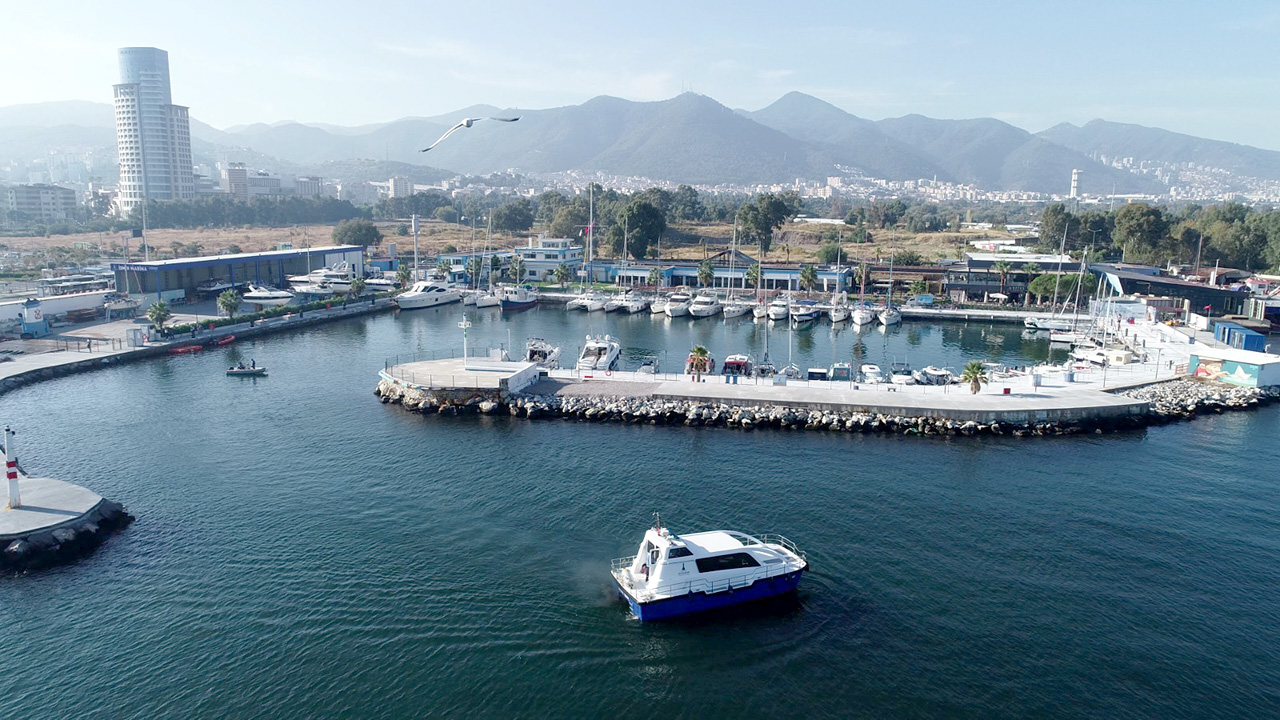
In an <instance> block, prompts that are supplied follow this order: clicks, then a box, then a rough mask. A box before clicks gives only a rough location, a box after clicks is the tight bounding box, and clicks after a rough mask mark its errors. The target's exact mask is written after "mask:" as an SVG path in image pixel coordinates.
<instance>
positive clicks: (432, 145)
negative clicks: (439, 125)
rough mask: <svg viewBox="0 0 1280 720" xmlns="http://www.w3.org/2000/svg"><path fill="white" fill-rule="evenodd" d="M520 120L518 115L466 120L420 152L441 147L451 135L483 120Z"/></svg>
mask: <svg viewBox="0 0 1280 720" xmlns="http://www.w3.org/2000/svg"><path fill="white" fill-rule="evenodd" d="M519 119H520V116H519V115H517V116H515V117H510V118H500V117H491V118H464V119H463V120H462V122H459V123H458V124H457V125H454V126H453V127H451V128H449V129H448V130H446V131H445V133H444V134H443V135H441V136H440V139H439V140H436V141H435V142H433V143H431V146H430V147H425V148H422V149H421V150H419V151H418V152H426V151H428V150H430V149H431V148H433V147H435V146H437V145H439V144H440V143H442V142H444V139H445V138H447V137H449V136H450V135H452V134H453V133H454V131H456V130H459V129H461V128H469V127H471V126H472V125H474V124H476V123H478V122H480V121H481V120H497V121H498V122H515V121H517V120H519Z"/></svg>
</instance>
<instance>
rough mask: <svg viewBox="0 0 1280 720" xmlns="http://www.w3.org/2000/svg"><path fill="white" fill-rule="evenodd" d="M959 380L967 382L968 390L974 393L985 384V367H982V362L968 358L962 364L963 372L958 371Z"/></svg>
mask: <svg viewBox="0 0 1280 720" xmlns="http://www.w3.org/2000/svg"><path fill="white" fill-rule="evenodd" d="M960 382H962V383H969V392H971V393H973V394H974V395H977V394H978V391H979V390H981V389H982V386H983V385H986V384H987V369H986V368H984V367H982V363H981V362H979V361H977V360H970V361H969V362H968V363H966V364H965V366H964V372H962V373H960Z"/></svg>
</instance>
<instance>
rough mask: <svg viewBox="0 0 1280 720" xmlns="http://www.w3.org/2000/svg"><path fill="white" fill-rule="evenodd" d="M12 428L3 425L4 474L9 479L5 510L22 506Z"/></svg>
mask: <svg viewBox="0 0 1280 720" xmlns="http://www.w3.org/2000/svg"><path fill="white" fill-rule="evenodd" d="M14 434H15V433H14V432H13V430H12V429H11V428H10V427H9V426H8V425H5V426H4V474H5V477H6V478H8V480H9V504H7V505H5V509H6V510H16V509H17V508H20V507H22V495H21V494H19V493H18V459H17V458H16V457H14V455H13V436H14Z"/></svg>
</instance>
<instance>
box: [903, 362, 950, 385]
mask: <svg viewBox="0 0 1280 720" xmlns="http://www.w3.org/2000/svg"><path fill="white" fill-rule="evenodd" d="M911 377H913V378H915V379H916V384H918V385H950V384H951V383H953V382H955V375H953V374H952V373H951V371H950V370H947V369H946V368H940V367H935V366H933V365H929V366H927V367H924V368H922V369H920V370H915V371H913V372H912V373H911Z"/></svg>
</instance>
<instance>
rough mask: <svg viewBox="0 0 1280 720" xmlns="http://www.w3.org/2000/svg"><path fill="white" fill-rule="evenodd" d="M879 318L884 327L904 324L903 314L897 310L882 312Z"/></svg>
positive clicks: (889, 309) (891, 309) (888, 309)
mask: <svg viewBox="0 0 1280 720" xmlns="http://www.w3.org/2000/svg"><path fill="white" fill-rule="evenodd" d="M877 317H878V318H880V323H881V324H882V325H897V324H898V323H900V322H902V313H900V312H898V310H897V308H887V309H885V310H881V311H880V313H879V314H878V315H877Z"/></svg>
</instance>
